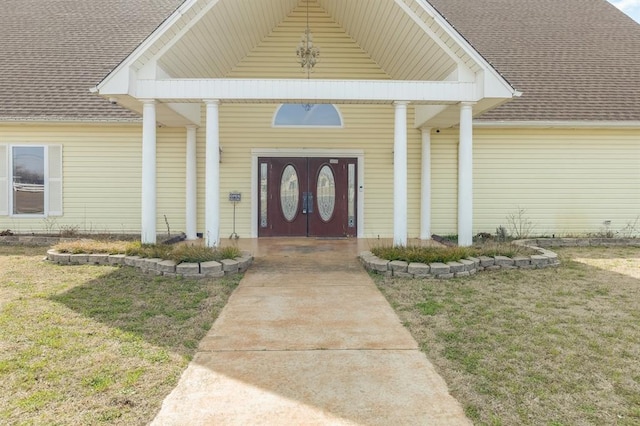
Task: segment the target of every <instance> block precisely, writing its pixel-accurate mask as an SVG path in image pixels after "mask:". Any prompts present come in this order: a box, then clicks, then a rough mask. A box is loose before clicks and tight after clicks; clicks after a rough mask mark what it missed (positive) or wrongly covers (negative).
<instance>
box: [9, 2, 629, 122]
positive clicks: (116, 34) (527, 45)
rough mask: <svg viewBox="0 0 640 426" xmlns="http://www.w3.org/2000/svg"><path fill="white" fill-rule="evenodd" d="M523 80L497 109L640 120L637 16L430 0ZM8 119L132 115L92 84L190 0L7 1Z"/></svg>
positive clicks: (497, 116)
mask: <svg viewBox="0 0 640 426" xmlns="http://www.w3.org/2000/svg"><path fill="white" fill-rule="evenodd" d="M429 2H430V3H432V4H433V6H434V7H436V8H437V9H438V10H439V11H440V12H441V13H442V14H443V15H444V16H445V18H447V20H449V22H450V23H451V24H452V25H453V26H454V27H455V28H456V29H457V30H458V31H460V32H461V33H462V34H463V35H464V36H465V37H466V38H467V40H468V41H469V42H470V43H471V44H472V45H473V46H474V47H475V48H476V49H477V50H478V51H480V53H481V54H482V55H483V56H484V57H485V58H486V59H487V60H489V62H491V63H492V64H493V65H494V66H495V67H496V68H497V69H498V71H500V72H501V73H502V74H503V75H504V76H505V77H506V78H507V80H509V82H510V83H511V84H512V85H513V86H514V87H515V88H516V89H518V90H520V91H522V92H524V95H523V97H522V98H521V99H517V100H514V101H511V102H509V103H508V104H506V105H503V106H501V107H499V108H497V109H495V110H493V111H491V112H489V113H487V114H485V115H484V116H483V117H482V118H483V119H489V120H525V121H528V120H568V121H571V120H605V121H609V120H615V121H625V120H633V121H640V25H638V24H636V23H635V22H633V21H632V20H631V19H630V18H628V17H626V16H625V15H624V14H622V12H619V11H618V10H617V9H615V8H614V7H613V6H611V5H610V4H609V3H608V2H606V1H605V0H561V1H558V0H535V1H532V0H472V1H471V0H429ZM2 3H3V4H2V7H1V8H0V52H2V55H1V59H0V120H20V121H22V120H65V121H66V120H81V121H100V120H134V119H138V116H137V114H135V113H133V112H130V111H127V110H124V109H123V108H121V107H119V106H115V105H111V104H109V102H107V101H106V100H104V99H102V98H100V97H98V96H96V95H93V94H90V93H89V91H88V89H89V88H90V87H93V86H95V85H96V84H97V83H98V82H100V81H101V80H102V79H103V78H104V77H105V76H106V75H107V74H108V73H109V72H110V71H111V70H112V69H113V68H115V67H116V66H117V65H118V63H119V62H120V61H122V60H123V59H124V58H125V57H126V56H127V55H128V54H129V53H131V52H132V51H133V50H134V49H135V48H136V46H137V45H138V44H139V43H141V42H142V41H143V40H144V39H145V37H147V36H148V35H149V34H150V33H151V32H152V31H153V30H154V29H155V28H157V26H158V25H159V24H160V23H162V21H163V20H164V19H166V18H167V17H168V16H169V15H170V14H171V12H173V11H174V10H175V9H176V8H177V7H178V6H179V5H180V4H181V3H182V0H144V1H136V0H126V1H125V0H3V2H2Z"/></svg>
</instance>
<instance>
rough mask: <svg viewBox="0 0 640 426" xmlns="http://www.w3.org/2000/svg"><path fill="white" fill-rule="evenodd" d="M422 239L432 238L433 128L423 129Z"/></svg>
mask: <svg viewBox="0 0 640 426" xmlns="http://www.w3.org/2000/svg"><path fill="white" fill-rule="evenodd" d="M421 187H422V189H421V192H420V200H421V204H420V239H421V240H430V239H431V128H424V129H422V183H421Z"/></svg>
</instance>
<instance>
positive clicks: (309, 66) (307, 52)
mask: <svg viewBox="0 0 640 426" xmlns="http://www.w3.org/2000/svg"><path fill="white" fill-rule="evenodd" d="M305 3H306V5H307V27H306V28H305V30H304V34H302V38H301V39H300V43H299V44H298V49H297V50H296V55H297V56H298V63H299V64H300V66H301V67H302V71H304V72H306V73H307V78H310V74H311V73H312V72H313V67H314V66H315V65H316V62H318V57H320V49H318V48H317V47H316V46H314V45H313V35H312V34H311V29H310V28H309V0H305Z"/></svg>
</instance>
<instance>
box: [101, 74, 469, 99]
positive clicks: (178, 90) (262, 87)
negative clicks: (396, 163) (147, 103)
mask: <svg viewBox="0 0 640 426" xmlns="http://www.w3.org/2000/svg"><path fill="white" fill-rule="evenodd" d="M102 94H103V95H104V94H105V93H102ZM131 95H132V96H134V97H137V98H141V99H162V100H175V99H181V100H185V101H189V100H190V101H197V102H200V101H201V100H202V99H220V100H238V101H262V102H273V103H300V102H301V101H302V102H306V101H309V102H310V103H321V102H330V103H341V102H361V103H392V102H395V101H396V100H397V99H403V100H406V101H410V102H412V103H459V102H476V101H479V100H480V99H479V96H478V90H477V85H476V83H474V82H461V81H397V80H306V79H246V78H240V79H238V78H236V79H231V78H229V79H172V80H138V84H137V86H136V88H135V92H134V93H131Z"/></svg>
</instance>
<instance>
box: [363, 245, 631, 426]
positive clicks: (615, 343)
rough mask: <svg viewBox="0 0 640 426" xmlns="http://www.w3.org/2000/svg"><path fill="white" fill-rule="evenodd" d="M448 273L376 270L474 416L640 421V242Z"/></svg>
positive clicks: (490, 420)
mask: <svg viewBox="0 0 640 426" xmlns="http://www.w3.org/2000/svg"><path fill="white" fill-rule="evenodd" d="M557 251H558V253H559V255H560V257H561V262H562V263H561V265H560V267H558V268H553V269H544V270H528V271H518V270H512V271H496V272H482V273H479V274H477V275H475V276H473V277H470V278H464V279H455V280H448V281H438V280H408V279H389V278H384V277H381V276H374V280H376V281H377V283H378V284H379V287H380V289H381V290H382V291H383V293H384V294H385V295H386V297H387V298H388V300H389V301H390V303H391V305H392V306H393V307H394V309H396V311H397V312H398V315H399V316H400V319H401V321H402V322H403V324H405V326H407V328H408V329H409V330H410V331H411V333H412V334H413V336H414V337H415V338H416V340H417V341H418V342H419V344H420V347H421V348H422V350H423V351H424V352H425V353H426V355H427V356H428V358H429V359H430V360H431V361H432V362H433V363H434V364H435V365H436V367H437V369H438V371H439V372H440V374H441V375H442V376H443V377H444V378H445V380H446V381H447V383H448V384H449V388H450V390H451V392H452V394H453V395H454V396H455V397H456V398H458V399H459V400H460V401H461V403H462V404H463V406H464V408H465V411H466V413H467V416H469V418H470V419H471V420H472V421H473V422H474V423H475V424H477V425H516V424H517V425H605V424H607V425H613V424H615V425H637V424H640V362H638V360H640V249H639V248H620V249H616V248H584V249H582V248H575V249H574V248H571V249H569V248H565V249H558V250H557Z"/></svg>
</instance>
